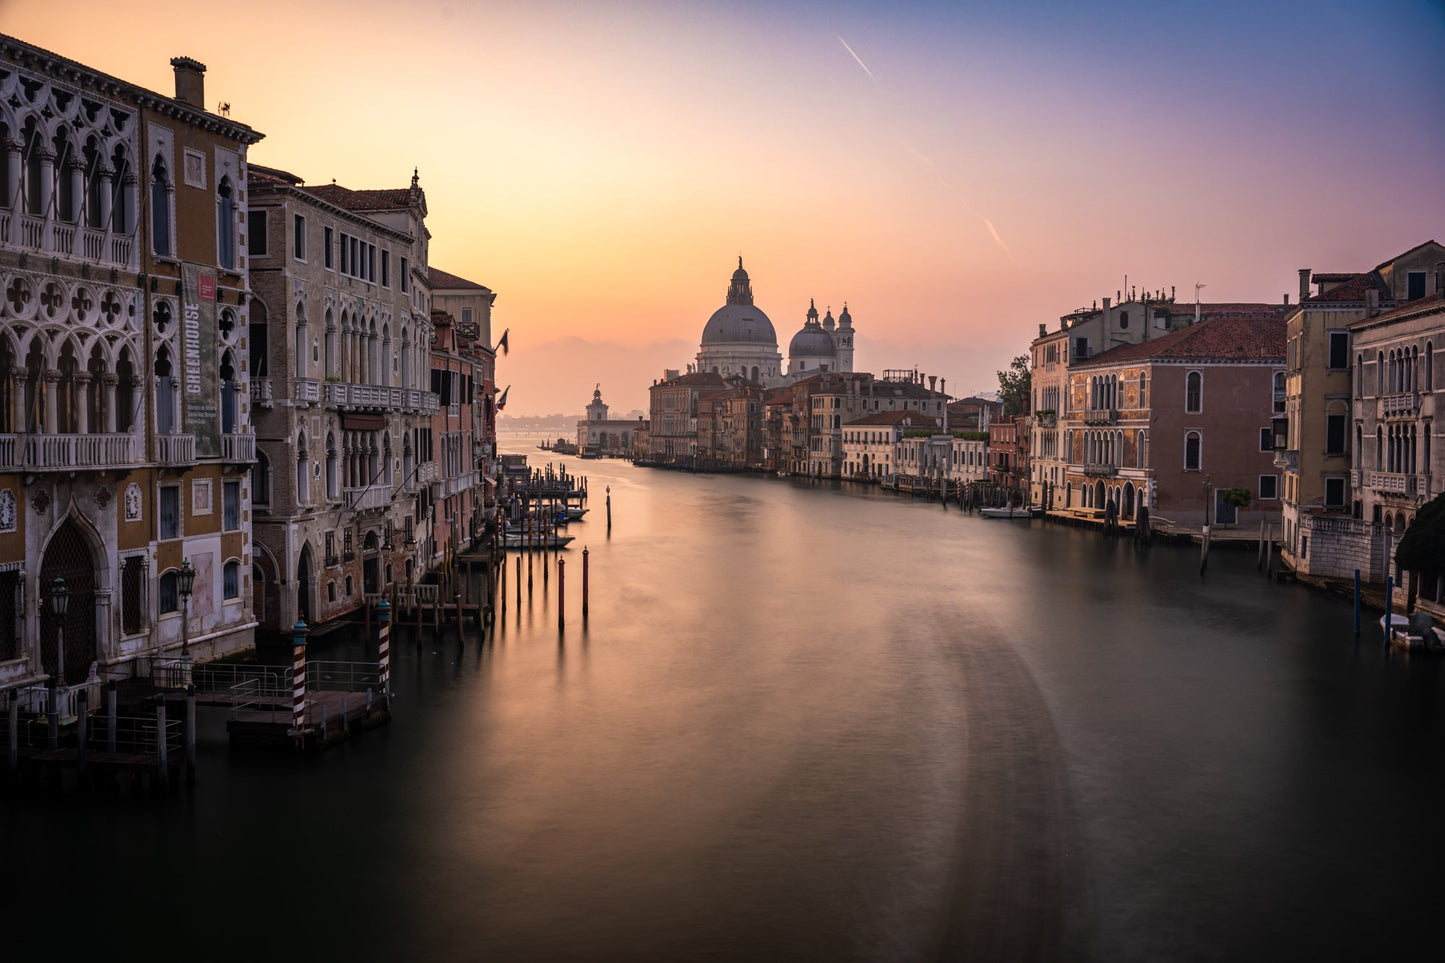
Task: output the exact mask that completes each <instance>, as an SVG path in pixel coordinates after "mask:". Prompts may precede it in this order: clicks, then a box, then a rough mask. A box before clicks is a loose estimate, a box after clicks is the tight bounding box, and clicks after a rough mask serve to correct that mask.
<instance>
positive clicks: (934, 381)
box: [928, 375, 938, 391]
mask: <svg viewBox="0 0 1445 963" xmlns="http://www.w3.org/2000/svg"><path fill="white" fill-rule="evenodd" d="M937 387H938V375H929V376H928V390H929V391H932V390H934V389H935V388H937Z"/></svg>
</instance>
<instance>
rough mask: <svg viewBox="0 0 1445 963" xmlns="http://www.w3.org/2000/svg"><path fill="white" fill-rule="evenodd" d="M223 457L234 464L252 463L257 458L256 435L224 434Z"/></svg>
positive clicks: (222, 442) (222, 439)
mask: <svg viewBox="0 0 1445 963" xmlns="http://www.w3.org/2000/svg"><path fill="white" fill-rule="evenodd" d="M221 459H222V460H223V461H227V462H232V463H234V464H238V465H241V464H250V463H251V462H253V461H255V460H256V436H255V435H241V434H234V435H222V436H221Z"/></svg>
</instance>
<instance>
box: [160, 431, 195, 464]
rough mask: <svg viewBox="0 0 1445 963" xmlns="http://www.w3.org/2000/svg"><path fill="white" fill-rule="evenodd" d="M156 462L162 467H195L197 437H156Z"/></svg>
mask: <svg viewBox="0 0 1445 963" xmlns="http://www.w3.org/2000/svg"><path fill="white" fill-rule="evenodd" d="M156 461H157V462H159V463H160V464H162V465H194V464H195V463H196V436H195V435H156Z"/></svg>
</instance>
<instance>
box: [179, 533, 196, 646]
mask: <svg viewBox="0 0 1445 963" xmlns="http://www.w3.org/2000/svg"><path fill="white" fill-rule="evenodd" d="M195 582H196V570H195V569H193V568H191V560H190V559H188V558H183V559H181V571H180V574H178V575H177V576H176V590H177V591H178V592H180V593H181V658H183V659H188V658H190V656H191V631H190V628H191V627H190V621H191V589H192V588H193V587H194V586H195Z"/></svg>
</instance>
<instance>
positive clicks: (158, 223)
mask: <svg viewBox="0 0 1445 963" xmlns="http://www.w3.org/2000/svg"><path fill="white" fill-rule="evenodd" d="M171 191H172V186H171V178H170V174H169V172H167V170H166V162H165V161H164V160H162V159H161V158H160V157H156V160H155V163H154V164H152V165H151V247H152V249H153V250H154V251H155V253H157V254H160V255H162V256H166V257H169V256H170V255H173V254H175V253H176V252H175V248H174V246H173V245H172V244H171Z"/></svg>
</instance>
